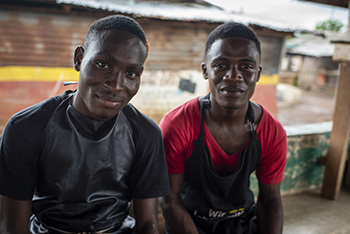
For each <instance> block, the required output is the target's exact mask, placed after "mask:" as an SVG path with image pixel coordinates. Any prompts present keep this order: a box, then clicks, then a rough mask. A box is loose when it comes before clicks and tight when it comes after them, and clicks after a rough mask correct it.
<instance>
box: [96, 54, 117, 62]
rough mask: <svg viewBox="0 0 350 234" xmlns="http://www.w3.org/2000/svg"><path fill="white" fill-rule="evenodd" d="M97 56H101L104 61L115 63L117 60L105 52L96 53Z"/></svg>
mask: <svg viewBox="0 0 350 234" xmlns="http://www.w3.org/2000/svg"><path fill="white" fill-rule="evenodd" d="M97 54H98V55H102V56H103V57H105V58H106V59H108V60H110V61H112V62H116V61H117V60H116V59H115V58H114V57H113V56H112V55H110V54H107V53H105V52H98V53H97Z"/></svg>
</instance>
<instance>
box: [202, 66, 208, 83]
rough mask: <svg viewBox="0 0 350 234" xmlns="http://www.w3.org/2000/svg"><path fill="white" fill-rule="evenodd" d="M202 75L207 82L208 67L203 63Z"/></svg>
mask: <svg viewBox="0 0 350 234" xmlns="http://www.w3.org/2000/svg"><path fill="white" fill-rule="evenodd" d="M202 73H203V78H204V79H205V80H207V79H208V71H207V65H205V63H204V62H203V63H202Z"/></svg>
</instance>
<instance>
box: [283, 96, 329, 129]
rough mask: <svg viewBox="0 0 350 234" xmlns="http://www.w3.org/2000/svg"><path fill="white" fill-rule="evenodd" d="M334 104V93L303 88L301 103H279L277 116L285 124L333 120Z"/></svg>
mask: <svg viewBox="0 0 350 234" xmlns="http://www.w3.org/2000/svg"><path fill="white" fill-rule="evenodd" d="M334 106H335V97H334V95H333V94H329V93H321V92H314V91H305V90H303V91H302V99H301V103H300V104H293V105H283V104H280V103H279V104H278V113H277V118H278V119H279V121H280V122H281V123H282V124H283V125H284V126H288V125H299V124H309V123H319V122H325V121H331V120H332V118H333V111H334Z"/></svg>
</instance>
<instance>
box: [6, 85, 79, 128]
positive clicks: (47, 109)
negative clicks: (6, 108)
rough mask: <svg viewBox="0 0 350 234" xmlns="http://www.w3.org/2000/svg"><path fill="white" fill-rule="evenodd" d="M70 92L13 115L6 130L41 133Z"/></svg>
mask: <svg viewBox="0 0 350 234" xmlns="http://www.w3.org/2000/svg"><path fill="white" fill-rule="evenodd" d="M71 92H72V91H66V92H65V93H64V94H62V95H59V96H56V97H52V98H50V99H47V100H45V101H43V102H40V103H37V104H35V105H33V106H30V107H28V108H26V109H24V110H22V111H20V112H18V113H16V114H14V115H13V116H12V117H11V118H10V120H9V121H8V123H7V125H6V128H12V129H14V128H15V129H16V130H17V131H20V132H23V133H31V134H33V133H34V134H35V133H39V132H40V130H42V131H43V130H44V128H45V126H46V124H47V122H48V120H49V119H50V117H51V115H52V113H53V112H54V111H55V109H56V108H57V106H58V105H59V104H60V103H61V102H62V101H63V100H64V99H65V98H66V97H67V96H68V94H69V93H71ZM6 128H5V130H6Z"/></svg>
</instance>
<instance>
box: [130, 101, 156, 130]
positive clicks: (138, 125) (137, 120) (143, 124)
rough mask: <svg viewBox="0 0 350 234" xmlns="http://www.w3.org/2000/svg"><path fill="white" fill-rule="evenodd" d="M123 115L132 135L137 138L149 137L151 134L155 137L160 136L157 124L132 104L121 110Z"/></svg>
mask: <svg viewBox="0 0 350 234" xmlns="http://www.w3.org/2000/svg"><path fill="white" fill-rule="evenodd" d="M123 113H124V114H125V116H126V118H127V120H128V122H129V124H130V127H131V129H132V131H133V133H134V134H136V135H137V136H142V135H149V136H151V133H153V134H157V135H158V134H160V128H159V126H158V124H157V123H156V122H155V121H154V120H153V119H151V118H150V117H149V116H147V115H145V114H143V113H141V112H140V111H139V110H138V109H136V107H134V106H133V105H132V104H130V103H129V104H127V105H126V106H125V107H124V108H123Z"/></svg>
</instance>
